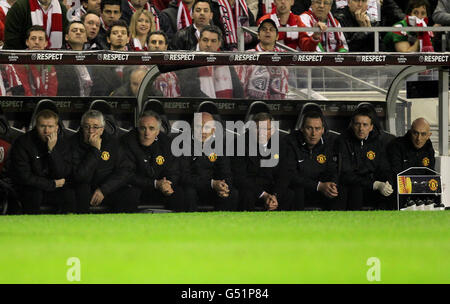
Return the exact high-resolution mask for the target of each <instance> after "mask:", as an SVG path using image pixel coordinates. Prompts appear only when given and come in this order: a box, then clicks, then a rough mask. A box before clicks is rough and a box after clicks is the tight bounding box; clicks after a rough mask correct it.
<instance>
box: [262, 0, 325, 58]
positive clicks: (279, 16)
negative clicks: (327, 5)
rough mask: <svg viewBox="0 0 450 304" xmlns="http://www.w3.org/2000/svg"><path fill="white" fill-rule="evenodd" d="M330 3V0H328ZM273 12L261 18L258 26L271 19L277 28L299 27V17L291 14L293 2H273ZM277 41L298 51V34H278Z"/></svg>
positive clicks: (283, 0) (285, 0)
mask: <svg viewBox="0 0 450 304" xmlns="http://www.w3.org/2000/svg"><path fill="white" fill-rule="evenodd" d="M330 1H331V0H330ZM274 3H275V10H274V11H272V12H271V13H268V14H266V15H264V16H262V17H261V18H260V19H259V20H258V24H260V23H261V21H262V20H264V19H272V20H273V21H274V22H275V24H276V26H277V28H280V27H293V28H296V27H300V26H303V25H301V20H300V17H299V16H297V15H295V14H293V13H292V12H291V7H292V5H293V4H294V0H274ZM278 41H279V42H281V43H283V44H285V45H287V46H288V47H290V48H292V49H294V50H300V49H301V46H300V40H299V32H281V33H279V34H278Z"/></svg>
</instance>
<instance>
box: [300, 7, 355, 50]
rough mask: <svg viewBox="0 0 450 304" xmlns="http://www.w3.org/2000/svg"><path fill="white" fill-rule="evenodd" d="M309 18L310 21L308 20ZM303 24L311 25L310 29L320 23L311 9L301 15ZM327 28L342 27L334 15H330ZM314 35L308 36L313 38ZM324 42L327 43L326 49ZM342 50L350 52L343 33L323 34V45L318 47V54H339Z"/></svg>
mask: <svg viewBox="0 0 450 304" xmlns="http://www.w3.org/2000/svg"><path fill="white" fill-rule="evenodd" d="M308 17H309V20H307V19H308ZM300 18H301V19H302V21H303V23H304V24H306V25H309V26H310V27H314V26H316V24H317V22H319V18H317V17H316V15H314V13H313V11H312V9H311V8H310V9H309V10H308V11H306V12H305V13H303V14H302V15H300ZM327 27H341V26H340V24H339V21H337V20H336V19H335V18H334V17H333V15H332V14H331V12H330V13H328V16H327ZM313 34H314V33H313V32H311V33H308V35H310V36H312V35H313ZM323 42H325V45H326V49H325V48H323ZM340 49H346V50H348V45H347V41H346V40H345V36H344V35H343V33H342V32H334V33H333V32H326V33H323V34H322V39H321V43H319V44H318V45H317V51H318V52H337V51H339V50H340Z"/></svg>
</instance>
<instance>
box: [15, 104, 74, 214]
mask: <svg viewBox="0 0 450 304" xmlns="http://www.w3.org/2000/svg"><path fill="white" fill-rule="evenodd" d="M58 119H59V118H58V115H57V114H56V113H54V112H53V111H50V110H42V111H41V112H39V113H38V114H37V116H36V127H35V128H34V129H33V130H31V131H30V132H27V133H26V134H24V135H22V136H20V137H19V138H18V139H17V140H16V141H15V142H14V144H13V145H12V147H11V150H10V153H9V156H10V157H11V158H10V161H11V163H10V167H9V175H10V176H11V178H12V181H13V183H14V184H15V186H17V188H18V189H17V190H18V191H17V192H18V194H19V198H20V201H21V203H22V206H23V209H24V212H25V213H28V214H37V213H40V206H41V204H42V203H49V204H56V205H58V209H59V211H60V212H62V213H66V212H73V211H74V200H73V197H72V196H71V193H70V191H69V190H67V188H66V187H65V185H66V179H67V178H68V177H69V175H70V172H71V165H70V161H71V158H70V155H71V154H70V148H69V146H68V142H67V141H66V140H65V139H64V138H63V136H62V134H61V133H60V132H58Z"/></svg>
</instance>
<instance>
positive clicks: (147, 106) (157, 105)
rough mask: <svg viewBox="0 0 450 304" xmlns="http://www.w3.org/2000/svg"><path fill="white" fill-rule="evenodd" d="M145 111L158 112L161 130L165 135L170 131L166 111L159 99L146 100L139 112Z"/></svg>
mask: <svg viewBox="0 0 450 304" xmlns="http://www.w3.org/2000/svg"><path fill="white" fill-rule="evenodd" d="M145 111H153V112H156V113H158V114H159V116H160V117H161V132H163V133H165V134H167V135H169V134H170V133H171V132H172V129H171V128H170V123H169V120H168V119H167V115H166V111H165V110H164V106H163V104H162V102H161V101H159V100H158V99H149V100H147V101H146V102H145V103H144V106H143V107H142V112H141V114H142V113H144V112H145Z"/></svg>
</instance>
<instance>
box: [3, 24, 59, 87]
mask: <svg viewBox="0 0 450 304" xmlns="http://www.w3.org/2000/svg"><path fill="white" fill-rule="evenodd" d="M25 45H26V46H27V49H28V50H45V49H46V47H47V45H48V40H47V35H46V34H45V30H44V28H43V27H42V26H39V25H33V26H32V27H31V28H29V29H28V31H27V33H26V40H25ZM10 72H11V74H10V75H12V76H13V78H12V79H13V83H12V84H10V86H11V87H21V88H22V89H21V90H19V91H16V92H17V93H16V94H18V95H24V96H56V95H57V89H58V78H57V76H56V70H55V67H54V66H53V65H37V64H32V65H22V64H18V65H14V66H11V71H10ZM19 92H20V93H19ZM22 92H23V94H22Z"/></svg>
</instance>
